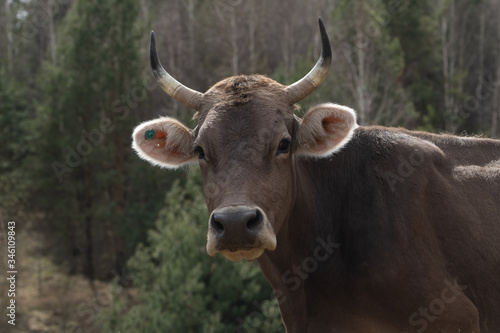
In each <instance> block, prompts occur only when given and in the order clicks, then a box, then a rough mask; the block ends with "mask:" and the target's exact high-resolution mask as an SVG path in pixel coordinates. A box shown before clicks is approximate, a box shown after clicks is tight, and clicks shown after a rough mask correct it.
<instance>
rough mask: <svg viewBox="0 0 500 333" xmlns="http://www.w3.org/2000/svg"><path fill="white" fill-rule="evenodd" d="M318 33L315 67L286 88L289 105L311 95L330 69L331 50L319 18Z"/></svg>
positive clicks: (328, 39) (328, 38)
mask: <svg viewBox="0 0 500 333" xmlns="http://www.w3.org/2000/svg"><path fill="white" fill-rule="evenodd" d="M319 31H320V32H321V44H322V50H321V56H320V58H319V60H318V62H317V63H316V65H315V66H314V67H313V69H311V71H310V72H309V73H307V75H306V76H304V77H303V78H302V79H300V80H299V81H297V82H295V83H293V84H291V85H289V86H288V87H286V91H287V93H288V96H289V97H288V98H289V102H290V104H295V103H297V102H299V101H301V100H303V99H304V98H306V97H307V96H308V95H309V94H310V93H312V92H313V91H314V89H316V87H318V86H319V84H320V83H321V82H323V80H324V79H325V77H326V74H328V70H329V69H330V65H331V63H332V48H331V46H330V37H328V33H327V32H326V29H325V25H324V23H323V20H322V19H321V17H320V18H319Z"/></svg>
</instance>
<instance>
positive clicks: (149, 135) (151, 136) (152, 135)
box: [145, 129, 155, 140]
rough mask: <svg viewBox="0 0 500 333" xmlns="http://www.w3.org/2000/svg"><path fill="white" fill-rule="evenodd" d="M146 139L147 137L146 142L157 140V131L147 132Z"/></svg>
mask: <svg viewBox="0 0 500 333" xmlns="http://www.w3.org/2000/svg"><path fill="white" fill-rule="evenodd" d="M145 137H146V140H153V139H154V138H155V130H152V129H150V130H147V131H146V135H145Z"/></svg>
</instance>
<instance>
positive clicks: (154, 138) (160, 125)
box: [132, 117, 196, 169]
mask: <svg viewBox="0 0 500 333" xmlns="http://www.w3.org/2000/svg"><path fill="white" fill-rule="evenodd" d="M193 141H194V138H193V135H192V131H191V130H190V129H189V128H187V127H186V126H184V125H183V124H181V123H180V122H179V121H177V120H175V119H173V118H169V117H161V118H158V119H155V120H150V121H147V122H145V123H142V124H140V125H139V126H137V127H136V128H135V129H134V133H133V134H132V148H134V150H135V151H136V152H137V154H138V155H139V156H140V157H141V158H142V159H145V160H146V161H148V162H149V163H151V164H153V165H157V166H160V167H163V168H170V169H175V168H178V167H180V166H182V165H184V164H187V163H190V162H193V161H195V160H196V159H195V156H194V153H193Z"/></svg>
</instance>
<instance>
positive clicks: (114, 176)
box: [26, 0, 175, 278]
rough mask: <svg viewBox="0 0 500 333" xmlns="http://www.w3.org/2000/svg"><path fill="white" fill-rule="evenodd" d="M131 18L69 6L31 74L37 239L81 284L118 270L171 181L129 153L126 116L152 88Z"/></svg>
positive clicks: (115, 10)
mask: <svg viewBox="0 0 500 333" xmlns="http://www.w3.org/2000/svg"><path fill="white" fill-rule="evenodd" d="M139 12H140V4H139V3H138V2H137V1H133V0H127V1H118V0H110V1H104V2H103V1H97V0H89V1H87V0H86V1H76V2H75V3H74V4H73V6H72V7H71V9H70V11H69V12H68V14H67V15H66V17H65V19H64V21H63V22H62V23H61V25H60V26H59V29H58V39H57V50H58V53H57V60H56V62H55V63H49V62H46V63H44V66H43V68H42V70H41V72H40V75H39V76H38V86H39V87H40V90H41V94H40V96H41V98H40V100H39V102H38V105H37V114H36V117H35V118H34V119H33V120H32V121H30V125H29V126H30V131H31V132H32V133H34V134H35V138H34V140H33V141H32V149H33V151H34V156H33V157H32V163H30V167H29V168H28V169H27V170H26V171H27V173H28V174H29V177H30V179H32V180H33V184H32V186H31V189H30V194H31V196H32V201H33V207H32V208H33V209H34V210H35V211H37V212H43V219H41V220H40V221H39V223H37V226H38V227H39V228H40V231H41V232H42V233H45V234H46V235H47V236H48V237H50V239H51V240H54V239H56V240H57V241H56V242H55V244H54V245H53V246H51V247H50V253H51V254H52V255H53V257H54V258H55V259H56V261H63V262H65V261H66V262H68V263H69V264H70V265H71V266H70V267H71V270H72V271H73V272H84V273H86V274H87V275H88V276H89V278H93V277H94V276H95V277H99V278H106V277H108V276H109V275H110V272H111V271H112V270H117V271H119V270H120V269H121V267H122V265H124V264H125V260H126V258H127V257H128V256H129V255H130V252H132V250H133V248H134V247H135V245H136V244H137V242H139V241H144V240H145V234H146V230H147V229H148V228H149V227H151V225H152V222H153V221H154V218H155V216H156V214H157V212H158V209H159V206H160V204H161V203H160V202H159V201H158V200H156V198H157V197H159V196H160V197H161V196H163V195H164V193H165V190H167V189H168V187H169V181H170V179H172V178H173V177H175V173H166V172H164V171H162V170H158V169H154V170H153V168H152V167H148V166H147V165H145V164H144V163H143V162H142V161H140V159H139V158H138V157H137V156H136V155H135V154H134V152H133V151H132V149H131V148H130V134H131V133H132V130H133V127H134V126H135V125H136V124H137V119H136V117H135V116H134V115H133V112H134V109H135V108H139V107H140V106H141V104H142V103H143V102H144V101H145V100H146V98H147V95H148V90H149V89H151V88H148V87H146V85H145V83H144V78H143V77H142V76H141V74H142V71H141V61H140V58H141V56H142V52H141V49H140V47H139V45H140V41H141V40H142V39H143V34H142V32H143V31H144V28H143V27H141V26H139V25H138V23H137V22H138V20H137V16H138V14H139ZM148 168H150V169H149V170H148ZM152 170H153V171H152ZM35 198H36V199H35Z"/></svg>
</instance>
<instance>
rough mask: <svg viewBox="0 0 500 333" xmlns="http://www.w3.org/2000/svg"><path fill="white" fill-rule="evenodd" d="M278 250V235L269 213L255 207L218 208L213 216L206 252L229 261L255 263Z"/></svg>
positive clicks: (211, 217) (210, 222)
mask: <svg viewBox="0 0 500 333" xmlns="http://www.w3.org/2000/svg"><path fill="white" fill-rule="evenodd" d="M275 248H276V234H275V233H274V230H273V228H272V226H271V223H270V222H269V220H268V219H267V216H266V214H265V213H264V212H263V211H262V210H261V209H260V208H259V207H255V206H253V207H252V206H228V207H223V208H218V209H216V210H214V211H213V212H212V214H211V215H210V221H209V226H208V239H207V252H208V254H209V255H211V256H213V255H215V254H216V253H217V252H221V253H222V254H223V255H224V256H225V257H226V258H228V259H229V260H233V261H237V260H241V259H247V260H254V259H256V258H258V257H259V256H260V255H261V254H262V253H263V252H264V251H265V250H266V249H267V250H271V251H272V250H274V249H275Z"/></svg>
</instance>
